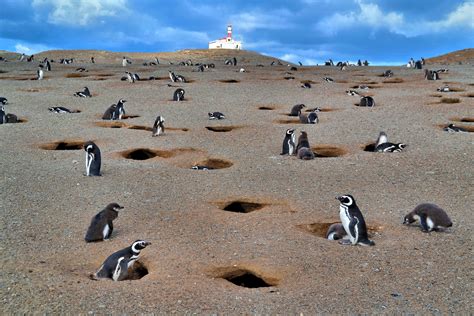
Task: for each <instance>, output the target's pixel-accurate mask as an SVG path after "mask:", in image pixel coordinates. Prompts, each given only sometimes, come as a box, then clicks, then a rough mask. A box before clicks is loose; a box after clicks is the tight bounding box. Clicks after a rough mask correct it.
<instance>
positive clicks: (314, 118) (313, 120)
mask: <svg viewBox="0 0 474 316" xmlns="http://www.w3.org/2000/svg"><path fill="white" fill-rule="evenodd" d="M318 110H319V109H317V108H316V110H314V111H311V112H310V113H309V114H308V124H317V123H319V117H318V114H317V113H316V112H319V111H318Z"/></svg>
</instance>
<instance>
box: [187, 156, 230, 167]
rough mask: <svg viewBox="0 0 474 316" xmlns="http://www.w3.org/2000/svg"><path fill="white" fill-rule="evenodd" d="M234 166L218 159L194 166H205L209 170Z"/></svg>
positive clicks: (204, 161)
mask: <svg viewBox="0 0 474 316" xmlns="http://www.w3.org/2000/svg"><path fill="white" fill-rule="evenodd" d="M232 165H233V163H232V162H230V161H228V160H224V159H218V158H208V159H205V160H202V161H198V162H197V163H194V164H193V166H203V167H207V168H209V169H225V168H229V167H231V166H232Z"/></svg>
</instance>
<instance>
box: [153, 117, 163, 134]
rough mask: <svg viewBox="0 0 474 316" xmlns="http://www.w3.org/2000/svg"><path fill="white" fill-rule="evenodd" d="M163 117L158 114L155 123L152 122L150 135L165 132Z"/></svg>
mask: <svg viewBox="0 0 474 316" xmlns="http://www.w3.org/2000/svg"><path fill="white" fill-rule="evenodd" d="M164 123H165V118H164V117H162V116H160V115H158V116H157V117H156V120H155V123H154V124H153V134H152V135H151V136H153V137H154V136H160V134H161V133H164V132H165V125H164Z"/></svg>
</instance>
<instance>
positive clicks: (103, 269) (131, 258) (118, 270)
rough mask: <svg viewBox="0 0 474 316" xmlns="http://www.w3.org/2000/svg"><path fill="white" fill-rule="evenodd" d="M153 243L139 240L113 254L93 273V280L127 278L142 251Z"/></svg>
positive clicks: (120, 279)
mask: <svg viewBox="0 0 474 316" xmlns="http://www.w3.org/2000/svg"><path fill="white" fill-rule="evenodd" d="M148 245H151V243H150V242H148V241H146V240H137V241H135V242H134V243H133V244H132V245H131V246H129V247H127V248H124V249H122V250H119V251H117V252H115V253H113V254H111V255H110V256H109V257H108V258H107V259H105V261H104V263H103V264H102V265H101V266H100V268H99V270H98V271H97V272H96V273H94V274H93V275H91V279H93V280H101V279H112V280H114V281H122V280H126V279H127V277H128V269H130V268H132V267H133V265H134V263H135V261H137V259H138V256H139V255H140V251H141V250H142V249H145V248H146V246H148Z"/></svg>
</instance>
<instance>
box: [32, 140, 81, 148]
mask: <svg viewBox="0 0 474 316" xmlns="http://www.w3.org/2000/svg"><path fill="white" fill-rule="evenodd" d="M83 147H84V142H83V141H67V140H64V141H57V142H52V143H47V144H43V145H40V148H41V149H45V150H81V149H82V148H83Z"/></svg>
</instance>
